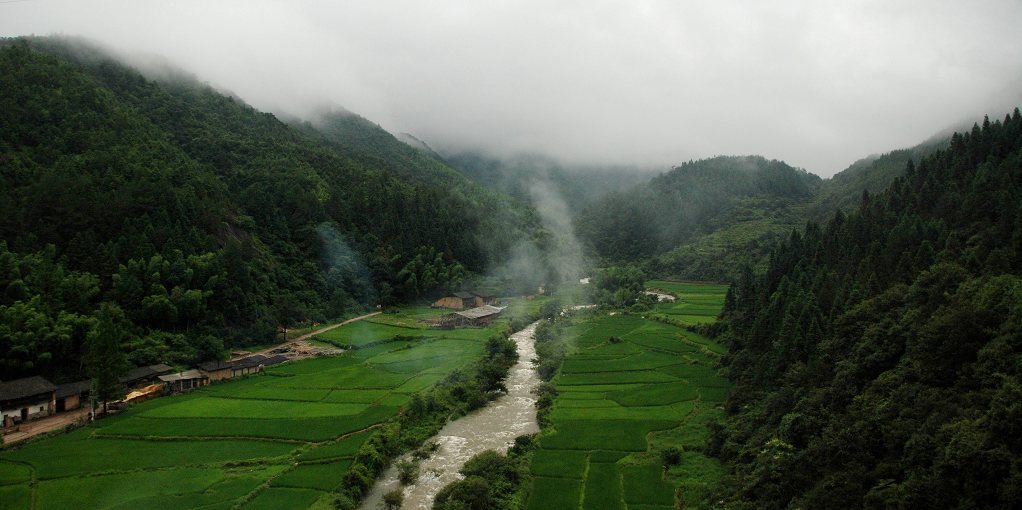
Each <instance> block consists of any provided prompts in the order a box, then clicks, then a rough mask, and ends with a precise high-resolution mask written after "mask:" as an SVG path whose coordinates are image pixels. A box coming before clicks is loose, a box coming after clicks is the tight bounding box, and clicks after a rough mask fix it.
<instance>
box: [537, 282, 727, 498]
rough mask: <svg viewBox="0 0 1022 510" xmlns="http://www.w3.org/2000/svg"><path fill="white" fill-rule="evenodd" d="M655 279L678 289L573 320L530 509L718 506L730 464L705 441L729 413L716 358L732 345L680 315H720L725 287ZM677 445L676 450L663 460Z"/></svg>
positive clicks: (697, 319)
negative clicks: (632, 309) (634, 306)
mask: <svg viewBox="0 0 1022 510" xmlns="http://www.w3.org/2000/svg"><path fill="white" fill-rule="evenodd" d="M649 285H650V286H652V287H655V288H658V289H663V290H667V291H669V292H671V293H673V294H675V295H677V296H678V298H679V299H678V300H677V301H676V302H673V303H661V304H659V305H657V309H656V310H655V311H653V312H650V313H648V314H646V315H644V316H643V315H622V314H616V315H607V314H606V312H602V313H601V314H600V315H596V316H593V317H591V318H588V319H585V320H582V321H580V322H578V323H577V324H575V325H573V326H570V327H569V328H568V329H567V331H566V334H567V335H569V338H570V340H569V344H570V346H571V347H570V349H571V350H572V354H570V355H568V356H567V357H566V358H565V359H564V362H563V364H562V366H561V370H560V372H559V373H558V375H557V376H556V377H555V378H554V379H553V380H552V381H551V382H552V383H553V384H554V386H556V388H557V392H558V396H557V398H556V400H555V402H554V405H553V407H552V410H551V411H550V414H549V419H550V425H549V426H548V427H547V428H546V429H545V430H544V432H543V433H542V434H541V436H540V438H539V445H540V447H539V449H538V450H537V451H536V452H534V454H533V458H532V463H531V467H530V470H531V472H532V474H533V481H532V488H531V491H530V493H531V494H530V497H529V503H528V508H529V509H530V510H545V509H549V510H555V509H556V510H563V509H568V508H580V509H601V510H602V509H622V510H623V509H644V510H652V509H663V510H669V509H673V508H676V507H677V506H676V505H677V504H678V503H679V502H680V503H683V506H684V507H685V508H705V507H709V506H711V502H710V501H709V496H710V489H712V488H713V486H714V485H715V484H716V482H717V480H718V479H719V478H720V477H721V476H723V474H724V468H723V467H722V466H721V465H720V463H719V462H718V461H717V460H716V459H713V458H710V457H708V456H706V455H704V454H703V453H702V450H703V447H704V445H705V443H706V438H707V435H708V429H707V424H708V423H710V422H711V421H714V420H718V419H720V418H721V417H722V414H723V410H722V402H723V400H724V398H725V395H726V393H727V390H728V383H727V381H726V379H725V378H724V377H723V376H721V375H719V374H718V373H717V368H716V367H717V363H718V359H719V357H720V356H721V354H723V353H724V352H725V351H724V349H723V347H722V346H720V345H718V344H716V343H715V342H713V341H711V340H709V339H707V338H705V337H703V336H700V335H698V334H695V333H692V332H690V331H687V330H686V329H684V328H683V327H680V325H687V324H703V323H708V322H712V321H713V320H715V317H716V315H717V314H718V313H719V311H720V308H721V306H722V305H723V301H724V294H725V292H726V290H727V288H726V286H721V285H704V284H682V283H675V282H666V281H657V282H649ZM654 318H658V319H659V320H653V319H654ZM610 337H616V338H618V339H620V341H610V340H609V339H610ZM672 448H673V449H676V450H677V452H678V456H677V459H673V460H672V465H671V466H670V467H669V468H666V469H665V467H664V464H665V462H664V455H663V454H664V452H665V451H667V450H669V449H672Z"/></svg>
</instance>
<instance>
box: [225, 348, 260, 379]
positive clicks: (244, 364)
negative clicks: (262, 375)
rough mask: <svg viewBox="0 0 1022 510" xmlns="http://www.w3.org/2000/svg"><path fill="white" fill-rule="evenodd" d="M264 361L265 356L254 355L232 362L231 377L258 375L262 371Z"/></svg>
mask: <svg viewBox="0 0 1022 510" xmlns="http://www.w3.org/2000/svg"><path fill="white" fill-rule="evenodd" d="M265 360H266V356H263V355H262V354H254V355H252V356H249V357H247V358H241V359H239V360H237V361H232V362H231V371H232V377H238V376H242V375H248V374H257V373H259V372H260V371H261V370H262V369H263V361H265Z"/></svg>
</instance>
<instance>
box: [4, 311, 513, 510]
mask: <svg viewBox="0 0 1022 510" xmlns="http://www.w3.org/2000/svg"><path fill="white" fill-rule="evenodd" d="M437 313H441V312H438V311H436V310H430V309H429V308H409V309H405V310H401V311H398V312H396V313H385V314H381V315H378V316H376V317H373V318H371V319H367V320H363V321H359V322H355V323H352V324H349V325H346V326H342V327H340V328H337V329H334V330H332V331H330V332H328V333H325V334H323V335H322V336H321V337H319V338H318V340H320V341H323V342H327V343H332V344H335V345H344V346H359V347H361V348H358V349H355V350H351V351H349V352H346V353H345V354H342V355H340V356H333V357H324V358H316V359H311V360H306V361H297V362H290V363H285V364H283V365H278V366H276V367H272V368H269V369H267V370H266V371H264V372H263V373H262V374H258V375H253V376H248V377H245V378H242V379H235V380H231V381H226V382H223V383H218V384H214V385H211V386H207V387H205V388H203V389H201V390H197V391H195V392H192V393H190V394H187V395H182V396H174V397H163V398H158V399H155V400H152V401H149V402H145V403H142V404H139V405H137V406H134V407H132V408H131V409H129V410H128V411H126V412H124V413H123V414H120V415H118V416H114V417H110V418H106V419H103V420H99V421H98V422H96V423H95V424H94V425H91V426H89V427H85V428H81V429H78V430H75V431H73V432H71V433H68V434H63V435H59V436H56V437H52V438H48V439H42V440H37V441H33V442H31V443H29V444H27V445H25V446H23V447H20V448H16V449H9V450H0V508H3V509H40V510H43V509H51V508H52V509H67V508H75V509H77V510H86V509H93V508H95V509H137V508H164V509H171V508H173V509H177V508H202V509H209V510H214V509H230V508H240V509H244V510H250V509H262V508H308V507H310V506H315V507H324V508H325V507H326V506H325V504H326V503H327V502H328V501H329V499H330V498H331V496H330V494H329V493H330V491H332V490H333V489H334V488H335V487H337V486H338V485H339V483H340V481H341V478H342V477H343V475H344V474H345V472H346V471H347V469H348V466H349V464H350V462H351V458H352V457H353V456H354V454H355V453H356V451H357V450H358V448H359V446H361V444H362V443H363V442H364V441H365V440H366V439H367V438H368V437H369V434H370V433H371V432H372V429H373V427H374V426H375V425H377V424H380V423H382V422H384V421H386V420H388V419H389V418H391V417H393V416H394V415H395V414H396V413H397V412H398V410H399V409H400V407H401V406H403V405H405V404H406V403H407V402H408V401H409V399H410V396H411V395H412V394H413V393H415V392H418V391H420V390H423V389H426V388H428V387H430V386H432V385H433V384H435V383H436V382H437V381H439V380H440V379H442V378H443V377H444V376H446V375H447V374H448V373H450V372H451V371H452V370H455V369H458V368H462V367H467V366H468V365H470V364H472V363H474V362H475V361H477V360H478V359H479V358H480V357H481V356H482V351H483V340H485V339H486V338H487V337H488V336H489V335H490V334H491V332H492V329H494V328H496V327H498V326H497V325H494V326H491V328H488V329H475V328H469V329H458V330H451V331H441V330H429V329H425V328H424V327H423V326H422V324H421V323H419V322H418V321H419V320H420V319H422V318H425V317H429V316H431V315H436V314H437ZM498 323H499V322H498ZM86 496H87V497H86Z"/></svg>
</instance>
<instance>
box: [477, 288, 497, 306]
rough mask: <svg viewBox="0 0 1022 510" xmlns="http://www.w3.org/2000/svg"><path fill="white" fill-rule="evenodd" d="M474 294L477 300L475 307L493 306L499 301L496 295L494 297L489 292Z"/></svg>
mask: <svg viewBox="0 0 1022 510" xmlns="http://www.w3.org/2000/svg"><path fill="white" fill-rule="evenodd" d="M472 294H473V295H474V296H475V299H474V302H475V306H486V305H492V304H493V303H495V302H496V301H497V296H495V295H493V294H491V293H489V292H478V291H477V292H473V293H472Z"/></svg>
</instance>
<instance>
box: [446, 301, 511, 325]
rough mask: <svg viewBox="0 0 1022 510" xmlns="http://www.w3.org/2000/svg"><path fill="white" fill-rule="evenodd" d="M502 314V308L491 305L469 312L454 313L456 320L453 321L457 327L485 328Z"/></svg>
mask: <svg viewBox="0 0 1022 510" xmlns="http://www.w3.org/2000/svg"><path fill="white" fill-rule="evenodd" d="M503 312H504V308H502V307H498V306H492V305H483V306H478V307H476V308H472V309H470V310H463V311H460V312H454V315H455V316H457V317H458V318H457V319H455V320H456V321H457V324H458V325H459V326H485V325H487V324H489V323H491V322H493V320H494V319H496V318H497V317H500V314H501V313H503Z"/></svg>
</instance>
